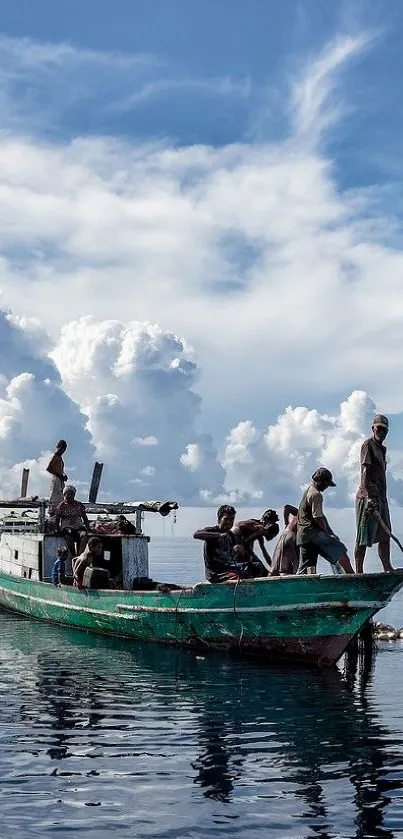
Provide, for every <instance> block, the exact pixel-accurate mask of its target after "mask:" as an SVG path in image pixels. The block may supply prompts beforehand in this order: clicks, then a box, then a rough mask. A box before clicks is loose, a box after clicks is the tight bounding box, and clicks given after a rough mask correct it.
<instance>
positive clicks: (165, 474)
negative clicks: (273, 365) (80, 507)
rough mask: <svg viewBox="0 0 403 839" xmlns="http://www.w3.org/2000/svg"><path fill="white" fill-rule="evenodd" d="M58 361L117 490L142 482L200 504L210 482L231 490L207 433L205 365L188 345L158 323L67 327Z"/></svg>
mask: <svg viewBox="0 0 403 839" xmlns="http://www.w3.org/2000/svg"><path fill="white" fill-rule="evenodd" d="M52 357H53V358H54V360H55V362H56V364H57V367H58V369H59V371H60V373H61V376H62V382H63V386H64V388H65V389H66V391H67V393H68V394H69V396H70V397H71V398H72V399H74V400H75V401H76V402H77V403H78V404H80V405H81V407H82V410H83V411H85V413H86V415H87V416H88V429H89V431H90V433H91V435H92V439H93V442H94V444H95V446H96V450H97V456H98V457H99V458H100V459H101V460H104V461H105V463H106V465H107V466H106V469H107V471H106V475H105V478H107V480H108V489H109V491H112V492H122V491H125V488H126V487H127V484H128V483H129V482H133V481H137V482H139V487H140V488H141V491H142V492H143V493H145V494H147V495H148V497H150V496H151V497H154V496H155V495H156V494H157V495H160V496H162V497H171V496H174V497H175V498H177V499H178V500H186V501H188V502H189V501H190V502H197V501H198V498H199V490H200V487H203V486H204V485H205V482H206V483H207V486H208V487H209V488H212V489H213V491H214V492H215V493H218V492H220V491H221V490H222V489H223V486H224V470H223V468H222V467H221V465H220V464H219V462H218V460H217V452H216V450H215V449H214V446H213V443H212V440H211V437H210V435H208V434H204V433H202V432H201V430H200V428H199V422H200V416H199V415H200V397H199V395H198V394H197V393H196V391H195V390H194V385H195V384H196V381H197V378H198V373H199V368H198V364H197V362H196V360H195V358H194V353H193V351H192V349H191V348H190V347H189V346H188V345H187V344H186V342H185V341H184V340H183V339H181V338H179V337H178V336H177V335H175V334H174V333H173V332H169V331H165V330H163V329H161V327H159V326H156V325H152V324H150V323H139V322H138V321H133V322H129V323H126V324H124V323H121V322H119V321H103V322H100V323H99V322H96V321H94V319H92V318H89V317H87V318H81V320H80V321H73V322H71V323H69V324H67V325H66V326H65V327H64V328H63V330H62V334H61V340H60V343H59V345H58V346H57V348H56V349H55V351H54V352H53V353H52ZM194 440H195V441H196V442H195V443H193V441H194ZM190 441H192V442H190ZM184 451H187V453H188V458H189V457H192V461H191V469H190V470H189V469H187V468H186V467H188V466H190V460H189V459H188V458H187V457H186V456H185V457H184V456H183V452H184Z"/></svg>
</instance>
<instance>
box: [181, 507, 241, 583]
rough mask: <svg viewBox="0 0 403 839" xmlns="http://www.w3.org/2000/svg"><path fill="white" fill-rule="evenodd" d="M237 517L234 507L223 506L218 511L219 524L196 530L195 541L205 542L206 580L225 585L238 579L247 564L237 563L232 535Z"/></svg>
mask: <svg viewBox="0 0 403 839" xmlns="http://www.w3.org/2000/svg"><path fill="white" fill-rule="evenodd" d="M235 516H236V510H235V509H234V507H231V506H229V505H228V504H223V505H222V506H221V507H219V508H218V510H217V524H216V525H213V527H204V528H203V529H202V530H196V533H194V534H193V539H200V540H201V541H203V542H204V545H203V555H204V567H205V573H206V580H208V581H209V582H210V583H223V582H226V581H228V580H232V579H238V578H239V576H240V572H241V569H242V568H243V567H244V565H245V562H244V561H243V562H242V563H240V562H238V561H237V557H236V554H235V551H234V540H233V538H232V536H231V534H230V530H231V528H232V527H233V524H234V521H235Z"/></svg>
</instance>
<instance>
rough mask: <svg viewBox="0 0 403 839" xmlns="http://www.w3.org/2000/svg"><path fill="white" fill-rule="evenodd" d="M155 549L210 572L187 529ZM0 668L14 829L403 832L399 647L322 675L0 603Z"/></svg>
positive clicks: (1, 782)
mask: <svg viewBox="0 0 403 839" xmlns="http://www.w3.org/2000/svg"><path fill="white" fill-rule="evenodd" d="M151 559H152V575H153V577H154V579H159V580H162V581H166V580H169V581H172V582H175V581H177V582H186V583H192V582H195V581H197V580H199V579H201V577H202V563H201V552H200V545H197V544H196V543H193V542H192V541H191V540H188V539H165V540H162V539H161V540H158V539H157V540H155V541H154V542H153V543H152V545H151ZM371 562H372V560H371ZM374 564H375V567H376V560H374ZM401 605H402V597H400V596H398V597H397V598H396V599H395V600H394V601H393V603H392V604H391V605H390V606H388V607H387V609H386V610H385V614H384V615H383V619H384V620H388V621H389V622H391V623H393V624H394V625H398V624H400V623H402V624H403V618H401V617H400V615H401ZM0 672H1V679H0V693H1V698H0V786H1V797H0V816H1V836H2V837H4V839H9V837H10V839H12V837H21V839H22V837H24V839H30V837H48V836H49V837H50V836H54V837H63V839H64V838H65V839H67V837H75V836H77V837H80V836H83V837H86V839H95V838H96V839H106V837H108V839H111V837H113V839H120V837H122V839H123V837H137V839H141V837H167V839H168V837H169V839H176V837H178V839H182V837H183V838H185V837H189V839H191V837H218V836H223V837H224V836H225V837H235V836H236V837H239V836H243V837H245V838H246V839H255V837H256V839H257V837H259V839H263V837H273V839H274V837H276V838H277V837H278V839H281V838H282V837H284V839H294V837H295V839H297V837H298V839H308V837H312V838H313V837H317V839H318V837H319V838H320V839H328V838H329V839H330V837H343V838H344V837H359V838H360V839H364V838H365V839H371V837H379V839H380V837H382V839H389V838H391V837H394V836H400V835H403V798H402V796H403V712H402V696H403V642H400V641H398V642H395V643H382V644H380V645H379V650H378V654H377V656H376V659H375V661H374V663H373V666H372V667H369V666H367V667H365V666H363V663H362V662H360V661H358V662H357V663H356V665H350V666H349V667H347V668H344V667H343V666H342V665H341V666H340V667H339V668H338V669H337V668H335V669H331V670H328V671H324V672H321V673H320V672H317V671H316V670H314V669H308V668H307V669H305V668H303V667H298V668H297V667H295V668H293V667H280V666H278V665H276V666H267V665H260V664H257V663H253V662H250V661H240V660H233V659H231V658H229V657H227V656H226V655H225V654H215V653H209V654H205V655H203V654H196V653H192V652H187V651H178V650H176V649H169V648H164V647H160V646H158V645H153V644H149V645H145V644H133V643H130V642H125V641H119V640H113V639H107V638H101V637H96V636H93V635H91V634H86V633H80V632H76V631H72V630H66V629H60V628H57V627H52V626H47V625H45V624H41V623H39V622H35V621H31V620H27V619H24V618H21V617H18V616H12V615H10V614H7V613H6V612H0Z"/></svg>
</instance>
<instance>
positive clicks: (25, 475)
mask: <svg viewBox="0 0 403 839" xmlns="http://www.w3.org/2000/svg"><path fill="white" fill-rule="evenodd" d="M28 478H29V469H23V470H22V479H21V494H20V498H26V497H27V490H28Z"/></svg>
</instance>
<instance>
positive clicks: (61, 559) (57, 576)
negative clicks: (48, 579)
mask: <svg viewBox="0 0 403 839" xmlns="http://www.w3.org/2000/svg"><path fill="white" fill-rule="evenodd" d="M56 555H57V558H56V559H55V561H54V563H53V567H52V583H53V585H54V586H62V585H63V584H64V582H65V579H66V559H67V557H68V555H69V552H68V550H67V548H65V547H63V546H62V547H60V548H58V549H57V551H56Z"/></svg>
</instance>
